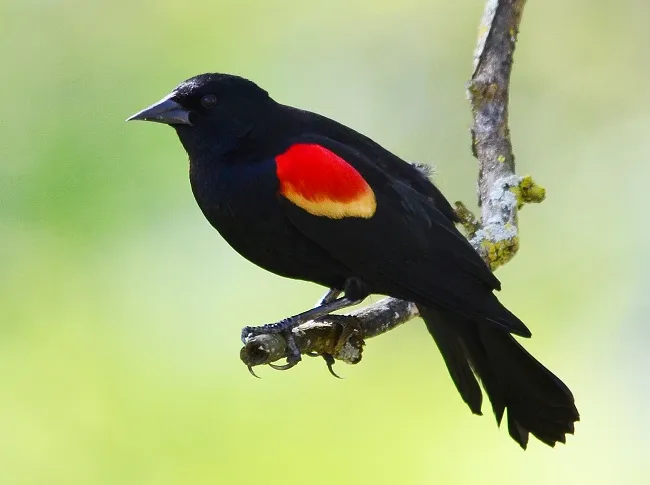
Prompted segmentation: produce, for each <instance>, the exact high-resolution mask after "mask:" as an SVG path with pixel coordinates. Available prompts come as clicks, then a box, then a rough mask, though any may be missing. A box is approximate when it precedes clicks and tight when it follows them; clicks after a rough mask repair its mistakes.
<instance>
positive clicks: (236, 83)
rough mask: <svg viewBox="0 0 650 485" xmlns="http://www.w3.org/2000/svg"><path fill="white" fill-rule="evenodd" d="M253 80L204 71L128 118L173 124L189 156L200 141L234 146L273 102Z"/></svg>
mask: <svg viewBox="0 0 650 485" xmlns="http://www.w3.org/2000/svg"><path fill="white" fill-rule="evenodd" d="M273 103H274V102H273V100H271V98H270V97H269V95H268V93H267V92H266V91H264V90H263V89H262V88H260V87H259V86H257V84H255V83H254V82H252V81H249V80H248V79H244V78H242V77H239V76H233V75H230V74H201V75H198V76H194V77H192V78H190V79H188V80H186V81H183V82H182V83H180V84H179V85H178V86H177V87H176V88H175V89H174V90H173V91H172V92H171V93H170V94H168V95H167V96H165V97H164V98H162V99H161V100H160V101H158V102H157V103H155V104H153V105H151V106H149V107H148V108H145V109H143V110H142V111H140V112H138V113H136V114H134V115H133V116H131V117H130V118H128V120H127V121H131V120H142V121H153V122H156V123H164V124H167V125H170V126H171V127H173V128H174V129H175V130H176V132H177V133H178V136H179V138H180V139H181V142H182V143H183V145H184V146H185V148H186V150H187V151H188V153H190V156H191V155H192V151H194V150H196V149H197V148H199V147H198V144H199V143H200V141H201V140H211V146H212V147H214V148H215V149H218V150H220V151H226V150H229V149H232V148H234V147H235V146H236V145H237V144H238V143H239V142H240V140H241V139H242V138H244V137H245V136H246V135H247V134H248V133H250V132H251V131H252V130H253V129H254V128H255V127H256V125H257V124H259V123H260V122H261V121H262V119H263V118H264V114H265V112H266V110H265V108H266V107H269V106H271V105H272V104H273Z"/></svg>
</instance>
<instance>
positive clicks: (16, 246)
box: [0, 0, 650, 485]
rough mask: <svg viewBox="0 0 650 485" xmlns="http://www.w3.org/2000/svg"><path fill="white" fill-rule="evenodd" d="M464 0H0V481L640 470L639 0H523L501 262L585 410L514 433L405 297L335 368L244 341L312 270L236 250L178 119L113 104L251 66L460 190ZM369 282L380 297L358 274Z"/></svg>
mask: <svg viewBox="0 0 650 485" xmlns="http://www.w3.org/2000/svg"><path fill="white" fill-rule="evenodd" d="M482 10H483V2H482V1H479V0H463V1H455V2H450V1H446V0H437V1H432V0H401V1H399V2H397V1H387V0H355V1H349V0H347V1H346V0H328V1H311V2H300V1H298V0H283V1H275V2H269V1H263V0H231V1H219V0H217V1H187V2H173V3H164V2H156V1H153V0H142V1H124V0H113V1H107V0H105V1H97V0H95V1H93V0H86V1H83V2H82V1H76V0H2V3H0V55H1V58H2V67H1V68H0V80H1V81H0V106H1V107H2V108H1V109H2V116H1V121H0V128H1V129H0V149H1V153H2V157H1V160H0V485H17V484H29V485H31V484H34V485H35V484H38V485H44V484H47V485H59V484H60V485H75V484H84V485H88V484H92V485H104V484H105V485H116V484H119V485H131V484H133V485H136V484H137V485H149V484H151V485H166V484H180V483H241V484H247V483H266V484H298V483H311V484H331V483H339V484H365V483H372V484H409V485H410V484H430V483H443V484H474V483H497V482H498V483H501V484H511V483H512V484H514V483H526V484H551V483H553V484H565V483H598V484H600V483H602V484H609V483H625V484H645V483H650V472H649V471H648V468H647V466H644V465H646V463H644V462H643V461H642V460H645V461H647V458H648V457H649V456H650V441H649V440H650V415H648V413H647V402H648V400H649V399H650V385H649V384H648V380H647V379H648V370H649V369H650V354H649V353H648V350H647V346H648V344H649V342H650V330H649V327H648V317H647V315H648V313H649V312H650V303H649V301H650V300H649V299H648V295H649V293H650V256H649V255H648V249H649V248H650V228H649V227H650V226H649V225H648V224H647V217H648V216H647V210H643V209H646V208H647V207H648V203H647V190H648V177H650V163H649V161H650V137H649V136H648V130H649V129H650V109H649V107H650V95H649V94H648V89H647V83H648V79H650V56H649V55H648V46H649V42H650V40H649V38H648V34H647V27H648V18H649V15H650V4H649V3H648V2H647V0H625V1H615V0H605V1H601V2H594V1H590V0H575V1H573V2H566V1H564V0H552V1H544V2H542V1H531V2H529V4H528V5H527V7H526V11H525V14H524V19H523V24H522V26H521V32H522V33H521V36H520V43H519V45H518V48H517V52H516V64H515V70H514V76H513V85H512V100H511V101H512V103H511V106H512V114H511V127H512V134H513V140H514V144H515V152H516V155H517V161H518V169H519V171H520V172H521V173H522V174H526V173H531V174H533V175H534V176H535V179H536V180H537V181H538V182H539V183H540V184H542V185H544V186H545V187H546V188H547V190H548V200H547V201H546V202H545V203H544V204H542V205H541V206H531V207H527V208H526V209H525V210H524V212H523V213H522V218H521V235H522V249H521V252H520V254H519V255H518V256H517V258H516V259H515V261H514V262H513V263H511V264H509V265H508V266H506V267H505V268H503V269H502V270H500V271H499V273H498V275H499V277H500V278H501V279H502V281H503V283H504V291H503V292H502V294H501V298H502V300H503V301H505V302H506V303H507V304H508V305H509V306H510V308H511V309H512V310H513V311H515V313H517V314H518V315H519V316H520V317H521V318H522V319H524V320H525V321H526V323H527V324H528V326H529V327H530V328H531V329H532V330H533V333H534V338H533V339H532V340H531V341H528V342H526V346H527V348H529V349H530V350H531V351H532V352H533V353H534V354H535V355H536V356H538V357H539V358H540V360H542V361H543V362H544V363H546V365H548V366H549V367H550V368H551V369H552V370H554V371H555V372H556V373H557V374H558V375H560V376H561V377H562V378H563V379H564V380H565V381H566V382H567V383H568V384H569V385H570V387H571V388H572V390H573V392H574V394H575V396H576V399H577V403H578V407H579V409H580V411H581V414H582V421H581V422H580V423H578V426H577V430H576V435H575V436H572V437H569V438H568V444H567V445H566V446H562V445H559V446H558V447H557V448H556V449H550V448H547V447H546V446H544V445H542V444H540V443H539V442H537V441H535V440H534V439H531V444H530V446H529V450H528V451H527V452H525V453H524V452H522V451H521V450H520V449H519V448H518V446H517V445H516V444H515V443H514V442H513V441H512V440H510V438H509V437H508V435H507V431H506V430H505V429H501V430H498V429H497V427H496V425H495V423H494V419H493V417H492V416H491V415H490V410H489V409H488V408H487V407H484V411H485V416H484V417H482V418H479V417H476V416H473V415H471V414H470V412H469V411H468V409H467V408H466V406H465V405H464V404H463V403H462V401H461V400H460V398H459V396H458V394H457V393H456V391H455V389H454V388H453V385H452V382H451V379H450V378H449V377H448V375H447V372H446V370H445V368H444V366H443V363H442V360H441V358H440V356H439V354H438V352H437V350H436V348H435V345H434V344H433V342H432V341H431V340H430V338H429V337H428V335H427V333H426V330H425V328H424V326H423V325H422V324H421V322H420V321H414V322H412V323H410V324H408V325H405V326H403V327H402V328H400V329H398V330H396V331H394V332H391V333H390V334H388V335H386V336H383V337H380V338H378V339H376V340H373V341H371V342H370V343H369V345H368V346H367V348H366V351H365V355H364V360H363V362H362V363H361V364H360V365H357V366H355V367H348V366H344V365H343V364H339V368H338V372H339V373H341V374H342V375H344V376H345V377H346V379H345V380H342V381H340V380H337V379H333V378H331V377H330V376H329V375H328V373H327V371H326V369H325V367H324V365H323V364H322V362H320V361H319V360H316V359H308V360H307V361H306V362H304V363H303V364H302V365H300V367H298V368H296V369H293V370H292V371H290V372H285V373H280V372H274V371H271V370H270V369H260V370H259V374H261V375H262V376H263V379H262V380H257V379H253V378H251V377H250V376H249V375H248V372H247V371H246V368H245V367H244V366H243V365H242V364H241V362H240V361H239V357H238V353H239V348H240V342H239V330H240V328H241V327H242V326H244V325H251V324H258V323H263V322H268V321H273V320H277V319H279V318H281V317H283V316H286V315H288V314H291V313H293V312H296V311H298V310H301V309H303V308H305V307H306V305H309V304H311V303H312V302H313V301H315V299H316V298H317V297H318V296H319V295H320V294H321V292H322V289H321V288H319V287H317V286H315V285H311V284H307V283H302V282H295V281H289V280H283V279H281V278H279V277H276V276H274V275H271V274H267V273H265V272H264V271H263V270H260V269H258V268H256V267H254V266H253V265H251V264H249V263H248V262H246V261H244V260H243V259H242V258H240V257H239V256H237V255H236V254H235V253H234V252H233V251H232V250H231V249H230V248H229V247H228V246H227V245H226V244H225V243H224V242H223V240H221V238H220V237H219V236H218V234H217V233H216V232H215V231H213V230H212V228H211V227H210V226H209V225H208V223H207V222H206V221H205V220H204V219H203V217H202V215H201V214H200V212H199V210H198V208H197V207H196V205H195V202H194V200H193V198H192V195H191V192H190V189H189V184H188V180H187V161H186V155H185V153H184V152H183V150H182V148H181V145H180V143H179V142H178V140H177V139H176V136H175V135H174V133H173V132H172V130H170V129H168V128H165V127H162V126H155V125H148V124H143V123H142V124H127V123H124V121H123V120H124V119H125V118H126V117H127V116H128V115H130V114H132V113H133V112H135V111H136V110H139V109H141V108H143V107H144V106H146V105H148V104H150V103H151V102H153V101H155V100H157V99H159V98H160V97H161V96H162V95H164V94H166V93H167V92H168V91H169V90H170V89H171V88H173V87H174V86H175V85H176V84H177V83H178V82H179V81H181V80H183V79H185V78H187V77H190V76H191V75H194V74H197V73H200V72H205V71H223V72H233V73H238V74H241V75H244V76H246V77H250V78H252V79H254V80H255V81H257V82H258V83H259V84H261V85H262V86H263V87H265V88H266V89H268V90H269V91H270V93H271V94H272V95H273V96H274V97H275V98H276V99H278V100H280V101H282V102H285V103H288V104H293V105H297V106H300V107H304V108H308V109H312V110H315V111H319V112H322V113H324V114H326V115H328V116H330V117H333V118H335V119H338V120H340V121H342V122H344V123H346V124H348V125H351V126H353V127H355V128H356V129H358V130H360V131H362V132H364V133H366V134H368V135H370V136H371V137H372V138H374V139H375V140H377V141H379V142H380V143H382V144H383V145H384V146H386V147H387V148H389V149H391V150H393V151H395V152H396V153H399V154H400V155H401V156H403V157H404V158H406V159H409V160H420V161H425V162H428V163H432V164H434V165H435V167H436V170H437V173H438V175H437V181H438V183H439V185H440V186H441V187H442V189H443V191H444V192H445V193H446V194H447V195H448V197H449V198H451V199H452V200H457V199H462V200H464V201H466V202H468V203H470V202H471V203H474V201H475V192H474V190H475V183H476V182H475V180H476V173H477V170H476V165H475V161H474V159H473V158H472V157H471V155H470V149H469V147H470V141H469V136H468V126H469V123H470V114H469V107H468V104H467V102H466V100H465V93H464V83H465V82H466V80H467V78H468V77H469V75H470V70H471V61H472V51H473V48H474V44H475V34H476V32H477V26H478V22H479V19H480V16H481V13H482ZM376 299H377V297H376V298H375V300H376Z"/></svg>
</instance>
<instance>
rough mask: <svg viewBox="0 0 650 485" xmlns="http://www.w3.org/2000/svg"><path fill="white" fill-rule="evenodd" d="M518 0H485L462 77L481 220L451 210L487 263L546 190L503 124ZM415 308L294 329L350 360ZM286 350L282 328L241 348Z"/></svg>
mask: <svg viewBox="0 0 650 485" xmlns="http://www.w3.org/2000/svg"><path fill="white" fill-rule="evenodd" d="M524 4H525V0H488V1H487V4H486V6H485V11H484V13H483V18H482V20H481V25H480V29H479V39H478V44H477V47H476V51H475V54H474V70H473V72H472V77H471V79H470V80H469V83H468V85H467V95H468V98H469V101H470V104H471V107H472V115H473V119H474V122H473V125H472V129H471V135H472V153H473V154H474V156H475V157H476V158H477V159H478V163H479V182H478V187H479V206H480V208H481V221H480V222H478V221H477V219H476V217H475V216H474V215H473V214H472V212H471V211H470V210H469V209H468V208H467V207H465V205H464V204H463V203H462V202H456V213H457V214H458V216H459V218H460V220H461V223H462V225H463V227H464V228H465V231H466V232H467V236H468V238H469V241H470V242H471V244H472V246H473V247H474V249H475V250H476V251H477V252H478V253H479V254H480V255H481V257H482V258H483V260H484V261H485V262H486V263H487V264H488V265H489V266H490V267H491V268H492V269H493V270H494V269H496V268H498V267H499V266H501V265H503V264H505V263H507V262H508V261H510V260H511V259H512V258H513V256H514V255H515V254H516V252H517V250H518V249H519V231H518V219H517V212H518V210H519V209H521V208H522V207H523V205H524V204H526V203H531V202H541V201H542V200H544V197H545V191H544V189H543V188H542V187H540V186H538V185H537V184H536V183H535V182H534V181H533V179H532V178H531V177H529V176H527V177H521V176H519V175H517V174H516V173H515V157H514V155H513V152H512V143H511V141H510V130H509V129H508V93H509V85H510V73H511V70H512V60H513V53H514V50H515V43H516V41H517V34H518V32H519V23H520V22H521V16H522V12H523V7H524ZM417 316H418V311H417V308H416V306H415V305H414V304H413V303H410V302H406V301H402V300H397V299H395V298H385V299H383V300H381V301H379V302H377V303H375V304H373V305H370V306H368V307H366V308H363V309H361V310H358V311H356V312H353V313H351V314H350V315H329V316H327V317H323V318H320V319H317V320H315V321H312V322H307V323H305V324H303V325H300V326H299V327H296V328H295V329H294V330H293V335H294V337H295V340H296V344H297V346H298V348H299V349H300V351H301V353H303V354H308V353H317V354H330V355H332V356H333V357H334V358H335V359H336V360H340V361H343V362H346V363H349V364H356V363H357V362H359V361H360V360H361V354H362V348H363V345H364V339H367V338H372V337H375V336H377V335H381V334H382V333H385V332H388V331H389V330H392V329H394V328H396V327H397V326H399V325H401V324H403V323H405V322H407V321H409V320H411V319H413V318H415V317H417ZM285 356H286V341H285V340H284V338H283V337H282V336H281V335H277V334H275V335H274V334H264V335H259V336H256V337H253V338H251V339H250V340H248V341H247V343H246V344H245V345H244V347H243V348H242V349H241V353H240V357H241V360H242V361H243V362H244V363H245V364H246V365H248V366H256V365H263V364H269V363H271V362H275V361H276V360H279V359H281V358H283V357H285Z"/></svg>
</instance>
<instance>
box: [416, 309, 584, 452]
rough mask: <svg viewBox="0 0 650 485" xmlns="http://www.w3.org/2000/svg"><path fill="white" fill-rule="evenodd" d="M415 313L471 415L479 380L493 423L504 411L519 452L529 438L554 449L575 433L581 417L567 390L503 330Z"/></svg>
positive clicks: (476, 404) (476, 409) (423, 311)
mask: <svg viewBox="0 0 650 485" xmlns="http://www.w3.org/2000/svg"><path fill="white" fill-rule="evenodd" d="M420 313H421V315H422V317H423V318H424V321H425V323H426V325H427V328H428V330H429V332H430V333H431V335H432V336H433V338H434V340H435V341H436V344H437V345H438V348H439V349H440V352H441V353H442V355H443V358H444V360H445V364H446V365H447V368H448V369H449V373H450V374H451V376H452V379H453V381H454V384H455V385H456V388H457V389H458V392H459V393H460V395H461V396H462V398H463V400H464V401H465V402H466V403H467V404H468V406H469V407H470V409H471V410H472V412H473V413H475V414H481V401H482V396H481V391H480V387H479V386H478V382H477V377H478V379H479V380H480V381H481V383H482V384H483V388H484V389H485V392H486V394H487V396H488V398H489V400H490V403H491V404H492V410H493V411H494V415H495V417H496V419H497V423H499V424H500V423H501V421H502V419H503V414H504V411H505V410H506V408H507V410H508V431H509V433H510V436H511V437H512V438H513V439H514V440H515V441H516V442H517V443H519V445H520V446H521V447H522V448H524V449H525V448H526V446H527V445H528V436H529V434H531V433H532V434H533V436H535V437H536V438H537V439H539V440H540V441H542V442H543V443H546V444H547V445H549V446H555V443H557V442H561V443H564V442H565V440H566V434H572V433H573V432H574V422H576V421H578V420H579V419H580V416H579V414H578V410H577V409H576V406H575V403H574V399H573V395H572V394H571V391H570V390H569V389H568V388H567V386H566V385H565V384H564V383H563V382H562V381H561V380H560V379H558V378H557V377H556V376H555V375H554V374H553V373H551V372H550V371H549V370H548V369H547V368H546V367H544V366H543V365H542V364H541V363H539V362H538V361H537V360H536V359H535V358H534V357H533V356H532V355H530V354H529V353H528V352H527V351H526V350H525V349H524V348H523V347H522V346H521V345H520V344H519V342H517V341H516V340H515V339H514V338H513V337H512V336H511V335H510V334H509V333H508V332H507V331H506V330H504V329H502V328H499V327H496V326H494V325H490V324H489V323H488V324H486V323H485V322H474V321H468V320H467V319H465V318H463V317H459V316H457V315H455V314H451V313H449V312H446V311H438V310H435V309H432V308H428V307H420Z"/></svg>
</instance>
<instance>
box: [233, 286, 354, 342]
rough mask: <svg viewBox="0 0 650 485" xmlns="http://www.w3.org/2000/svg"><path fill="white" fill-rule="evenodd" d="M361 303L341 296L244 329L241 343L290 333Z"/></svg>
mask: <svg viewBox="0 0 650 485" xmlns="http://www.w3.org/2000/svg"><path fill="white" fill-rule="evenodd" d="M361 301H362V300H350V299H349V298H348V297H347V296H343V297H341V298H336V299H335V300H332V301H330V302H328V303H325V304H323V305H319V306H317V307H314V308H311V309H309V310H307V311H306V312H302V313H298V314H297V315H294V316H292V317H289V318H284V319H282V320H280V321H279V322H277V323H267V324H266V325H260V326H259V327H244V328H243V329H242V332H241V339H242V342H244V343H246V341H247V340H248V339H249V338H251V337H255V336H257V335H262V334H265V333H285V332H286V331H287V330H288V331H291V330H292V329H294V328H296V327H297V326H298V325H302V324H303V323H306V322H309V321H311V320H314V319H316V318H319V317H323V316H325V315H329V314H330V313H332V312H335V311H337V310H342V309H343V308H347V307H350V306H353V305H356V304H358V303H361Z"/></svg>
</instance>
